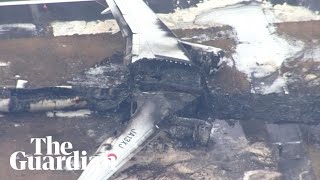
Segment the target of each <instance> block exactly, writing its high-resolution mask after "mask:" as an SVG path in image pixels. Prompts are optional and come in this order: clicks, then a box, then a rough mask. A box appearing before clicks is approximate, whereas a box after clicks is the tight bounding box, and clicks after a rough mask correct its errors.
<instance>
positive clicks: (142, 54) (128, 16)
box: [106, 0, 190, 64]
mask: <svg viewBox="0 0 320 180" xmlns="http://www.w3.org/2000/svg"><path fill="white" fill-rule="evenodd" d="M106 1H107V4H108V5H109V9H110V10H111V12H112V14H113V16H114V18H115V19H116V21H117V23H118V25H119V26H120V29H121V32H122V35H123V36H124V37H125V39H126V52H125V54H126V58H125V60H126V63H127V64H129V63H134V62H135V61H137V60H139V59H142V58H166V59H169V60H170V59H174V60H180V61H185V62H190V59H189V56H188V54H187V53H186V52H187V51H186V50H185V49H184V47H183V45H181V43H180V42H179V41H178V39H177V37H176V36H175V35H174V34H173V33H172V31H171V30H170V29H168V27H167V26H166V25H165V24H164V23H163V22H162V21H161V20H160V19H159V18H158V17H157V16H156V14H155V13H154V12H153V11H152V10H151V9H150V8H149V6H148V5H147V4H146V3H145V2H144V1H143V0H106Z"/></svg>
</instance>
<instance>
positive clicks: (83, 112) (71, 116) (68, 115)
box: [47, 109, 92, 118]
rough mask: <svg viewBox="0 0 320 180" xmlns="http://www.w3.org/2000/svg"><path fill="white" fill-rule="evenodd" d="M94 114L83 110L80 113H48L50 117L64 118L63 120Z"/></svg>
mask: <svg viewBox="0 0 320 180" xmlns="http://www.w3.org/2000/svg"><path fill="white" fill-rule="evenodd" d="M90 114H92V112H91V111H90V110H88V109H81V110H78V111H53V112H47V116H48V117H63V118H74V117H87V116H89V115H90Z"/></svg>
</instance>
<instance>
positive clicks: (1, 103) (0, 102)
mask: <svg viewBox="0 0 320 180" xmlns="http://www.w3.org/2000/svg"><path fill="white" fill-rule="evenodd" d="M9 104H10V99H0V112H9Z"/></svg>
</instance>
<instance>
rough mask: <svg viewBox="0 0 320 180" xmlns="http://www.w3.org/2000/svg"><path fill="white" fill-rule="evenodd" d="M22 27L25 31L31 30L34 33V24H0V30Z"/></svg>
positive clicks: (35, 30)
mask: <svg viewBox="0 0 320 180" xmlns="http://www.w3.org/2000/svg"><path fill="white" fill-rule="evenodd" d="M16 28H18V29H23V30H25V31H29V32H33V33H34V34H36V32H37V29H36V26H35V25H34V24H27V23H25V24H23V23H22V24H0V32H7V31H10V30H11V29H16Z"/></svg>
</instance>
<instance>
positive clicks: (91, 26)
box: [51, 20, 119, 36]
mask: <svg viewBox="0 0 320 180" xmlns="http://www.w3.org/2000/svg"><path fill="white" fill-rule="evenodd" d="M51 26H52V29H53V35H54V36H72V35H75V34H77V35H87V34H102V33H108V32H109V33H116V32H118V31H119V27H118V25H117V23H116V21H115V20H104V21H90V22H86V21H69V22H58V21H56V22H52V23H51Z"/></svg>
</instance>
